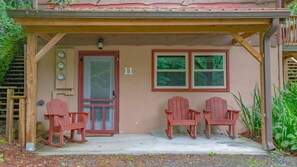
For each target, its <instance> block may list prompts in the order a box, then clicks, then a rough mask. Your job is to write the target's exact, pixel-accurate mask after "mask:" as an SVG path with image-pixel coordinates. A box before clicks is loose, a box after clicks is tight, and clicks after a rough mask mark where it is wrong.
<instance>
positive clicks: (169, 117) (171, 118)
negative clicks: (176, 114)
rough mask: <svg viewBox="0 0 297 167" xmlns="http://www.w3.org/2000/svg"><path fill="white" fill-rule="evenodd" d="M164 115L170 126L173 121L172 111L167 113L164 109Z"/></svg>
mask: <svg viewBox="0 0 297 167" xmlns="http://www.w3.org/2000/svg"><path fill="white" fill-rule="evenodd" d="M165 114H166V116H167V120H168V121H169V122H170V124H171V123H172V121H173V114H172V111H169V110H167V109H165Z"/></svg>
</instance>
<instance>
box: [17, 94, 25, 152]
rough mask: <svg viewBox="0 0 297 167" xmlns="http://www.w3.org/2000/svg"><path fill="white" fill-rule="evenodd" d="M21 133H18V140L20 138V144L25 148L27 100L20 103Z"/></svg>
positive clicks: (21, 99) (21, 100) (23, 99)
mask: <svg viewBox="0 0 297 167" xmlns="http://www.w3.org/2000/svg"><path fill="white" fill-rule="evenodd" d="M19 103H20V104H19V133H18V138H19V144H20V146H21V148H23V147H24V145H25V126H26V123H25V117H26V101H25V98H20V101H19Z"/></svg>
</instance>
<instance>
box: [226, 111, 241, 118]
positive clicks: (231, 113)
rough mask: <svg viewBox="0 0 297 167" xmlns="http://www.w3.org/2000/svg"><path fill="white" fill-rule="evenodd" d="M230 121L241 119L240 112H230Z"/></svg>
mask: <svg viewBox="0 0 297 167" xmlns="http://www.w3.org/2000/svg"><path fill="white" fill-rule="evenodd" d="M228 117H229V119H233V120H237V119H238V118H239V111H237V110H228Z"/></svg>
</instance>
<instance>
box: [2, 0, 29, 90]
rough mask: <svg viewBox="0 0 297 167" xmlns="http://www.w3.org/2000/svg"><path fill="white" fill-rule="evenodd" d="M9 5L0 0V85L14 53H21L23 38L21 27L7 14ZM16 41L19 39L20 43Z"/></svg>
mask: <svg viewBox="0 0 297 167" xmlns="http://www.w3.org/2000/svg"><path fill="white" fill-rule="evenodd" d="M11 7H12V6H9V5H7V4H6V3H5V2H4V1H3V0H0V85H1V82H2V81H3V79H4V76H5V74H6V71H7V70H8V68H9V65H10V63H11V61H12V59H13V57H14V56H15V54H17V53H20V54H22V52H23V49H22V48H23V47H22V46H23V43H24V40H23V39H24V38H25V33H24V31H23V29H22V27H21V26H18V25H15V24H14V23H13V20H12V19H11V18H9V17H8V16H7V12H6V10H7V8H11ZM18 41H21V44H20V43H18ZM18 46H21V47H18Z"/></svg>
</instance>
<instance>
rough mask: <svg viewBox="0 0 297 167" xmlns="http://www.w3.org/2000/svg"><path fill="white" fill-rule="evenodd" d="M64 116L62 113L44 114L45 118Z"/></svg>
mask: <svg viewBox="0 0 297 167" xmlns="http://www.w3.org/2000/svg"><path fill="white" fill-rule="evenodd" d="M55 116H56V117H64V115H60V114H44V119H45V120H48V119H49V118H50V117H52V118H53V117H55Z"/></svg>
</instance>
